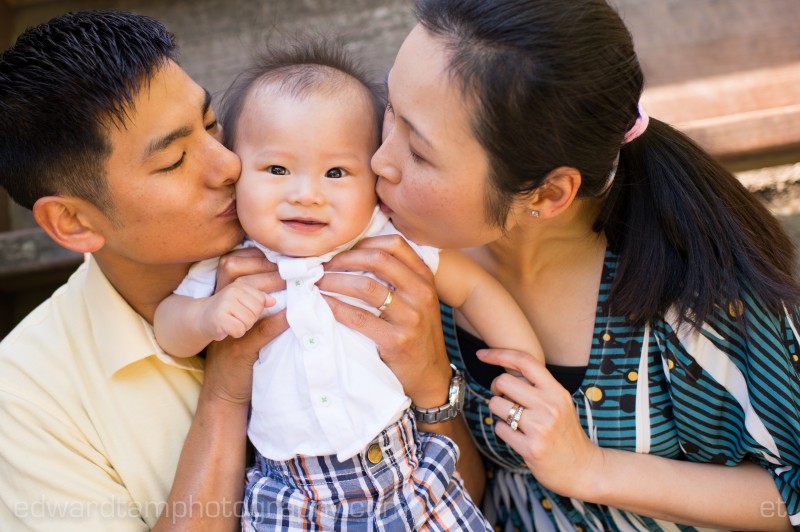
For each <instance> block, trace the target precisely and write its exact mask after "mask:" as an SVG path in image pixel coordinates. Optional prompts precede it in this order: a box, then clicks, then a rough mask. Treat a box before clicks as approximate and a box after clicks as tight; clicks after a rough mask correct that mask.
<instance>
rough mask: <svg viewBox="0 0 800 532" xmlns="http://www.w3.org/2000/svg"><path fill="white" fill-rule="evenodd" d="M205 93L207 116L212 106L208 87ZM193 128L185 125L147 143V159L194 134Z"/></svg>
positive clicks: (204, 111) (145, 155)
mask: <svg viewBox="0 0 800 532" xmlns="http://www.w3.org/2000/svg"><path fill="white" fill-rule="evenodd" d="M203 93H204V96H203V116H205V115H206V113H207V112H208V110H209V108H210V107H211V93H209V92H208V89H203ZM192 129H193V128H192V127H190V126H184V127H181V128H178V129H176V130H175V131H171V132H170V133H167V134H166V135H164V136H162V137H158V138H155V139H153V140H152V141H151V142H150V144H148V145H147V149H146V150H145V151H144V158H145V160H146V159H149V158H150V157H152V156H153V154H155V153H156V152H159V151H161V150H163V149H166V148H167V147H168V146H169V145H170V144H172V143H173V142H175V141H176V140H178V139H181V138H184V137H188V136H189V135H191V134H192Z"/></svg>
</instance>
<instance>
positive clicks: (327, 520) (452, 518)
mask: <svg viewBox="0 0 800 532" xmlns="http://www.w3.org/2000/svg"><path fill="white" fill-rule="evenodd" d="M457 459H458V448H457V447H456V445H455V444H454V443H453V441H452V440H450V439H449V438H446V437H444V436H440V435H437V434H429V433H418V432H417V430H416V423H415V422H414V418H413V416H412V415H411V414H410V413H409V412H406V414H405V415H403V417H401V418H400V420H398V421H397V422H396V423H394V424H392V425H390V426H389V427H387V428H386V429H384V430H383V431H382V432H381V433H380V434H379V435H378V436H377V437H376V438H375V439H374V440H373V441H372V443H371V444H370V445H369V446H368V447H367V449H365V450H364V451H363V452H361V453H359V454H357V455H356V456H354V457H353V458H351V459H349V460H346V461H344V462H339V461H338V460H337V459H336V457H335V456H296V457H295V458H293V459H292V460H288V461H285V462H281V461H274V460H269V459H266V458H264V457H263V456H261V455H259V454H257V455H256V465H255V466H253V467H251V468H250V469H249V470H248V472H247V488H246V490H245V497H244V516H243V518H242V521H243V528H244V530H245V531H247V532H252V531H267V530H268V531H273V530H280V531H286V530H303V531H316V530H337V531H347V532H351V531H359V532H361V531H370V532H373V531H374V532H383V531H387V532H388V531H391V532H394V531H404V530H424V531H448V530H467V531H490V530H491V528H490V527H489V525H488V523H487V522H486V521H485V520H484V518H483V516H482V515H481V513H480V511H479V510H478V509H477V507H476V506H475V504H474V503H473V502H472V499H470V497H469V495H468V494H467V492H466V491H465V490H464V485H463V483H462V481H461V477H460V476H459V475H458V473H457V472H456V470H455V468H456V461H457ZM373 461H375V462H377V463H375V464H373V463H372V462H373Z"/></svg>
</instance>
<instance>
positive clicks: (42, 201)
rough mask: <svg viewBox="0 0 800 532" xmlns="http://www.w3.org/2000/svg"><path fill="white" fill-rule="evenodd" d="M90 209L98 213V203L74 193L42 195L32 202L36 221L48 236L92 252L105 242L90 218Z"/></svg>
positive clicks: (65, 245) (71, 247)
mask: <svg viewBox="0 0 800 532" xmlns="http://www.w3.org/2000/svg"><path fill="white" fill-rule="evenodd" d="M92 213H98V210H97V207H95V206H94V205H91V204H90V203H89V202H87V201H85V200H82V199H79V198H75V197H73V196H45V197H43V198H39V199H38V200H37V201H36V203H35V204H34V205H33V217H34V219H35V220H36V223H38V224H39V226H40V227H41V228H42V229H44V231H45V232H46V233H47V234H48V235H49V236H50V238H51V239H53V241H55V242H56V243H57V244H58V245H60V246H61V247H65V248H67V249H71V250H72V251H77V252H79V253H93V252H95V251H97V250H99V249H100V248H102V247H103V244H104V243H105V238H103V236H102V235H101V234H100V233H98V232H97V231H96V230H95V227H94V226H93V224H92V223H91V221H90V220H91V219H92V216H91V214H92ZM98 214H99V213H98Z"/></svg>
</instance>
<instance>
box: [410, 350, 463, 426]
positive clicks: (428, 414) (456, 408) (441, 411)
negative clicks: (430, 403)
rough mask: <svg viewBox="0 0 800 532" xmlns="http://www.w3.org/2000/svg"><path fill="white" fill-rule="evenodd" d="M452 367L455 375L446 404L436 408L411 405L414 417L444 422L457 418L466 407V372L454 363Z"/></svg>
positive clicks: (420, 420)
mask: <svg viewBox="0 0 800 532" xmlns="http://www.w3.org/2000/svg"><path fill="white" fill-rule="evenodd" d="M450 367H451V368H453V376H452V377H451V378H450V388H449V390H448V393H447V402H446V403H445V404H443V405H442V406H438V407H436V408H419V407H417V406H415V405H411V410H412V411H413V412H414V418H415V419H416V420H417V421H418V422H419V423H428V424H432V423H444V422H445V421H450V420H451V419H455V418H457V417H458V415H459V414H461V410H462V409H463V407H464V392H465V384H464V374H463V373H462V372H461V371H460V370H459V369H458V368H456V367H455V366H454V365H452V364H450Z"/></svg>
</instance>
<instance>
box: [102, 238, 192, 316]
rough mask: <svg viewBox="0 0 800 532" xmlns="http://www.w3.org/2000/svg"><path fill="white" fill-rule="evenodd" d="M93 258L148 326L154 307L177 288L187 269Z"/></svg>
mask: <svg viewBox="0 0 800 532" xmlns="http://www.w3.org/2000/svg"><path fill="white" fill-rule="evenodd" d="M94 258H95V260H96V261H97V264H98V266H100V269H101V270H102V271H103V274H104V275H105V276H106V278H107V279H108V281H109V282H110V283H111V285H112V286H113V287H114V288H115V289H116V290H117V292H119V294H120V295H121V296H122V298H123V299H124V300H125V301H126V302H127V303H128V304H129V305H130V306H131V308H133V310H135V311H136V312H137V313H138V314H140V315H141V316H142V317H143V318H144V319H146V320H147V322H148V323H151V324H152V323H153V315H154V314H155V311H156V307H158V305H159V303H161V301H162V300H163V299H164V298H166V297H167V296H168V295H170V294H171V293H172V291H173V290H175V288H177V287H178V285H179V284H180V283H181V281H182V280H183V278H184V277H185V276H186V274H187V272H188V271H189V267H190V266H191V263H185V264H164V265H151V264H141V263H131V262H129V261H125V260H122V259H120V258H119V257H110V256H107V255H103V254H102V253H95V254H94Z"/></svg>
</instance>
